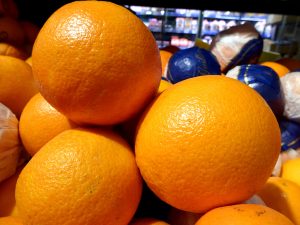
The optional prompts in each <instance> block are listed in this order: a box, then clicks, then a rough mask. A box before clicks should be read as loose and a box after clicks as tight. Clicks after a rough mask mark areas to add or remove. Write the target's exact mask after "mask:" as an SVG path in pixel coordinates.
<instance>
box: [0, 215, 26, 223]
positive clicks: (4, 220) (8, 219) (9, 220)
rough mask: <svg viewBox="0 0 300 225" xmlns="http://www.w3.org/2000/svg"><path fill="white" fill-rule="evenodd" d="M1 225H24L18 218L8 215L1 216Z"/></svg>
mask: <svg viewBox="0 0 300 225" xmlns="http://www.w3.org/2000/svg"><path fill="white" fill-rule="evenodd" d="M0 225H23V223H22V221H21V220H20V219H18V218H15V217H12V216H7V217H0Z"/></svg>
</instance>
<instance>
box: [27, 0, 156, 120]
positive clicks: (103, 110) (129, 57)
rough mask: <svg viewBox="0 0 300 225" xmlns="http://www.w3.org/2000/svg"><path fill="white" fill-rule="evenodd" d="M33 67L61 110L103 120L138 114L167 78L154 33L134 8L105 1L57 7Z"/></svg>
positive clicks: (42, 87) (75, 117) (44, 90)
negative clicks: (162, 80)
mask: <svg viewBox="0 0 300 225" xmlns="http://www.w3.org/2000/svg"><path fill="white" fill-rule="evenodd" d="M58 62H59V63H58ZM32 70H33V74H34V77H35V79H36V80H37V81H38V83H39V88H40V92H41V94H42V95H43V96H44V97H45V99H46V100H47V101H48V102H49V103H50V104H51V105H53V106H54V107H55V108H56V109H58V111H60V112H62V113H63V114H65V115H66V116H67V117H68V118H70V119H71V120H73V121H75V122H78V123H87V124H100V125H109V124H116V123H119V122H122V121H125V120H127V119H129V118H130V117H132V116H134V115H135V114H136V113H137V112H138V111H140V110H141V109H142V108H143V107H144V106H145V105H147V103H148V102H149V101H150V100H151V99H152V98H153V97H154V96H155V94H156V92H157V89H158V86H159V82H160V79H161V62H160V55H159V50H158V47H157V45H156V42H155V39H154V37H153V35H152V33H151V32H150V31H149V29H148V28H147V27H146V26H145V25H144V24H143V22H142V21H141V20H140V19H139V18H138V17H137V16H135V15H134V14H133V13H131V12H130V11H129V10H127V9H126V8H124V7H121V6H119V5H116V4H114V3H111V2H105V1H76V2H72V3H69V4H66V5H64V6H62V7H61V8H60V9H58V10H57V11H56V12H54V13H53V14H52V15H51V16H50V17H49V19H48V20H47V21H46V23H45V24H44V26H43V27H42V29H41V30H40V32H39V34H38V36H37V39H36V41H35V44H34V47H33V51H32Z"/></svg>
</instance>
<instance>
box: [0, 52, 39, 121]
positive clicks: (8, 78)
mask: <svg viewBox="0 0 300 225" xmlns="http://www.w3.org/2000/svg"><path fill="white" fill-rule="evenodd" d="M0 65H1V66H0V75H1V76H0V102H1V103H3V104H4V105H6V106H7V107H8V108H9V109H11V111H12V112H13V113H14V114H16V116H17V117H18V118H19V117H20V115H21V112H22V110H23V108H24V107H25V105H26V103H27V102H28V101H29V99H30V98H31V97H32V96H33V95H35V94H36V93H37V92H38V90H37V86H36V83H35V82H34V80H33V77H32V71H31V67H30V66H29V65H28V64H27V63H26V62H24V61H23V60H21V59H17V58H14V57H10V56H1V55H0Z"/></svg>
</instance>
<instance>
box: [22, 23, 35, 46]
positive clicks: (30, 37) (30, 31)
mask: <svg viewBox="0 0 300 225" xmlns="http://www.w3.org/2000/svg"><path fill="white" fill-rule="evenodd" d="M20 24H21V26H22V28H23V31H24V33H25V40H26V41H27V42H28V43H30V44H33V43H34V41H35V39H36V36H37V35H38V33H39V31H40V28H39V27H38V26H37V25H35V24H34V23H32V22H29V21H26V20H24V21H21V22H20Z"/></svg>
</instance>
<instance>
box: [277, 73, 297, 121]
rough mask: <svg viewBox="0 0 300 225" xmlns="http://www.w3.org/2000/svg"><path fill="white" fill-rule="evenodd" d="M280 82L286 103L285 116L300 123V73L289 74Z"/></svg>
mask: <svg viewBox="0 0 300 225" xmlns="http://www.w3.org/2000/svg"><path fill="white" fill-rule="evenodd" d="M280 82H281V87H282V91H283V95H284V102H285V103H284V111H283V115H284V116H285V117H286V118H288V119H289V120H293V121H296V122H298V123H300V72H292V73H288V74H286V75H285V76H283V77H281V78H280Z"/></svg>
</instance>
